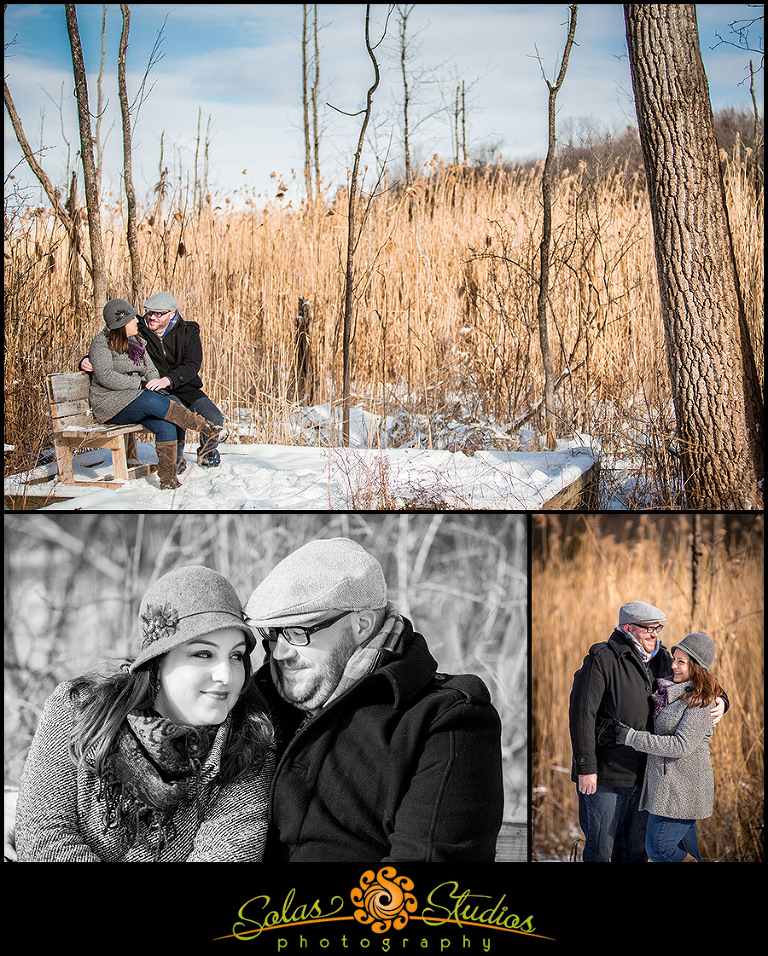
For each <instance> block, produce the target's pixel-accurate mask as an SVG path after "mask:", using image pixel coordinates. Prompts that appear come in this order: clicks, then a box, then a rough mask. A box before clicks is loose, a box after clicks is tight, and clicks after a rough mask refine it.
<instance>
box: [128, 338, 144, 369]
mask: <svg viewBox="0 0 768 956" xmlns="http://www.w3.org/2000/svg"><path fill="white" fill-rule="evenodd" d="M146 350H147V347H146V345H145V344H144V342H143V341H142V339H140V338H139V337H138V336H136V335H132V336H131V337H130V338H129V339H128V358H130V359H133V364H134V365H138V366H142V365H143V364H144V353H145V352H146Z"/></svg>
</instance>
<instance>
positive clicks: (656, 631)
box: [635, 624, 664, 634]
mask: <svg viewBox="0 0 768 956" xmlns="http://www.w3.org/2000/svg"><path fill="white" fill-rule="evenodd" d="M635 627H639V628H640V630H641V631H647V632H648V633H649V634H659V633H661V631H663V630H664V625H663V624H657V625H656V626H655V627H648V625H647V624H635Z"/></svg>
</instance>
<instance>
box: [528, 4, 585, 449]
mask: <svg viewBox="0 0 768 956" xmlns="http://www.w3.org/2000/svg"><path fill="white" fill-rule="evenodd" d="M569 9H570V11H571V17H570V23H569V25H568V39H567V40H566V43H565V50H564V51H563V60H562V63H561V64H560V73H559V75H558V77H557V80H556V82H555V83H550V82H549V80H547V79H546V77H544V79H545V80H546V83H547V86H548V87H549V147H548V149H547V158H546V160H545V161H544V175H543V177H542V184H541V191H542V200H543V204H544V209H543V213H542V230H541V245H540V247H539V259H540V275H539V299H538V305H537V310H536V314H537V319H538V325H539V346H540V348H541V360H542V363H543V365H544V415H543V419H544V422H543V424H544V430H545V431H546V435H547V448H549V449H553V448H554V447H555V444H556V439H555V368H554V363H553V361H552V352H551V350H550V347H549V329H548V326H547V309H548V307H549V248H550V244H551V242H552V165H553V163H554V161H555V148H556V145H557V138H556V136H555V101H556V100H557V94H558V92H559V91H560V87H561V86H562V85H563V81H564V80H565V71H566V70H567V68H568V57H569V56H570V54H571V47H572V46H573V38H574V36H575V34H576V15H577V12H578V9H579V8H578V6H576V5H575V4H571V6H570V8H569ZM542 72H543V71H542Z"/></svg>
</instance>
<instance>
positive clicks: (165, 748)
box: [98, 711, 220, 859]
mask: <svg viewBox="0 0 768 956" xmlns="http://www.w3.org/2000/svg"><path fill="white" fill-rule="evenodd" d="M219 729H220V728H219V727H216V726H213V727H207V726H206V727H181V726H179V725H177V724H174V723H173V722H172V721H170V720H168V719H166V718H165V717H160V716H159V715H158V714H155V713H152V712H150V711H141V712H139V711H137V712H134V713H132V714H129V715H128V718H127V720H126V723H125V724H124V725H123V727H122V729H121V732H120V736H119V738H118V744H117V747H116V749H115V752H114V753H113V754H112V757H111V758H110V766H109V769H108V770H107V772H106V774H105V775H104V777H102V779H101V782H100V787H99V793H98V797H99V799H100V800H103V801H104V811H103V822H104V829H105V831H107V830H115V831H117V832H118V833H119V835H120V838H121V841H122V842H123V844H124V845H125V846H126V849H127V848H129V847H131V846H133V845H134V844H135V843H139V842H141V843H145V844H146V845H147V846H152V845H154V852H155V859H157V858H158V857H159V856H160V853H161V851H162V849H163V847H164V846H165V845H166V844H167V843H168V841H169V840H171V839H172V838H173V836H174V834H175V830H174V826H173V815H174V813H175V811H176V809H177V808H178V807H179V806H180V805H181V804H183V803H195V805H196V806H197V810H198V815H199V816H200V817H201V818H202V814H203V811H204V808H203V806H202V785H201V784H202V781H201V771H202V766H203V762H204V761H205V758H206V756H207V755H208V753H209V751H210V749H211V745H212V743H213V740H214V738H215V736H216V733H217V732H218V731H219Z"/></svg>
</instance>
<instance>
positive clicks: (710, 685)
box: [680, 648, 723, 707]
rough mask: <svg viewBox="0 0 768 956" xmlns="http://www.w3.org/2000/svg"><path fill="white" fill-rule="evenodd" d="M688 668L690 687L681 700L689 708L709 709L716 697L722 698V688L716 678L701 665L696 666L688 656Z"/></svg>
mask: <svg viewBox="0 0 768 956" xmlns="http://www.w3.org/2000/svg"><path fill="white" fill-rule="evenodd" d="M680 649H681V650H682V648H680ZM688 668H689V672H690V675H691V676H690V677H689V678H688V680H689V683H690V684H691V686H690V687H689V689H688V690H687V691H686V692H685V693H684V694H683V698H682V699H683V700H685V701H687V702H688V706H689V707H709V706H710V705H711V703H712V701H713V700H714V699H715V698H716V697H722V696H723V688H722V687H721V686H720V683H719V682H718V680H717V678H716V677H713V676H712V674H710V673H709V671H708V670H705V668H703V667H702V666H701V664H697V663H696V661H695V660H694V659H693V658H692V657H691V656H690V655H689V656H688Z"/></svg>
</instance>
